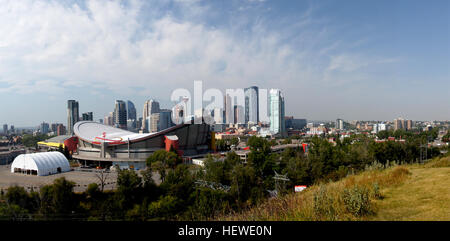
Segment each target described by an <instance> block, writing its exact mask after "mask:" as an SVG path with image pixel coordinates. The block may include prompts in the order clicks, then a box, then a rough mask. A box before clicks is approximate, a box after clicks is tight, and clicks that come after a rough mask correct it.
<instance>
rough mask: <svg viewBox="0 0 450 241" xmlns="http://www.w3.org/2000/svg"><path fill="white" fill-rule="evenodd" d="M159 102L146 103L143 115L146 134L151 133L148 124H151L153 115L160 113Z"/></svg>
mask: <svg viewBox="0 0 450 241" xmlns="http://www.w3.org/2000/svg"><path fill="white" fill-rule="evenodd" d="M159 111H160V110H159V102H157V101H155V100H153V99H150V100H147V101H146V102H145V103H144V111H143V113H142V130H143V131H144V132H148V131H149V129H150V128H149V126H148V123H150V118H151V115H152V114H154V113H159Z"/></svg>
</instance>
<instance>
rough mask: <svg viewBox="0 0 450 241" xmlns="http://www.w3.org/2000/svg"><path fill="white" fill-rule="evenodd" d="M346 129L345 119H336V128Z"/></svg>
mask: <svg viewBox="0 0 450 241" xmlns="http://www.w3.org/2000/svg"><path fill="white" fill-rule="evenodd" d="M343 129H344V121H343V120H342V119H337V120H336V130H343Z"/></svg>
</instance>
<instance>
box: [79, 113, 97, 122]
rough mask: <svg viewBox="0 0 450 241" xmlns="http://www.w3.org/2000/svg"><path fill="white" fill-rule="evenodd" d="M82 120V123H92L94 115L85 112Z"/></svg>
mask: <svg viewBox="0 0 450 241" xmlns="http://www.w3.org/2000/svg"><path fill="white" fill-rule="evenodd" d="M81 116H82V120H84V121H93V120H94V114H93V113H92V112H86V113H83V114H82V115H81Z"/></svg>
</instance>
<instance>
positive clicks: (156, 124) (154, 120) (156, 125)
mask: <svg viewBox="0 0 450 241" xmlns="http://www.w3.org/2000/svg"><path fill="white" fill-rule="evenodd" d="M160 121H161V114H160V113H153V114H151V115H150V118H149V123H148V124H149V132H150V133H153V132H158V131H159V130H160Z"/></svg>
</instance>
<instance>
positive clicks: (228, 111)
mask: <svg viewBox="0 0 450 241" xmlns="http://www.w3.org/2000/svg"><path fill="white" fill-rule="evenodd" d="M223 103H224V108H225V120H224V123H227V124H230V123H231V124H234V106H231V105H232V99H231V96H229V95H228V94H225V96H224V101H223Z"/></svg>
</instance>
